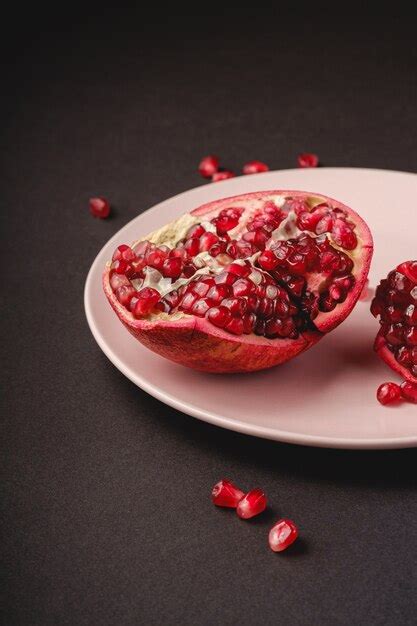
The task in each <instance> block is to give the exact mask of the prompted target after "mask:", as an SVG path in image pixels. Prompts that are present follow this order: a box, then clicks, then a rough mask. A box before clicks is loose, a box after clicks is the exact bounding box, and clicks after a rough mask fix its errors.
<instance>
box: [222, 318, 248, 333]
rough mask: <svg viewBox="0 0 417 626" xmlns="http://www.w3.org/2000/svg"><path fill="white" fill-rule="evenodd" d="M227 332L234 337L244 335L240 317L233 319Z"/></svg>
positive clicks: (228, 325)
mask: <svg viewBox="0 0 417 626" xmlns="http://www.w3.org/2000/svg"><path fill="white" fill-rule="evenodd" d="M226 330H228V331H229V333H232V334H233V335H242V334H243V330H244V327H243V320H242V319H241V318H240V317H232V319H231V320H230V322H229V323H228V324H227V326H226Z"/></svg>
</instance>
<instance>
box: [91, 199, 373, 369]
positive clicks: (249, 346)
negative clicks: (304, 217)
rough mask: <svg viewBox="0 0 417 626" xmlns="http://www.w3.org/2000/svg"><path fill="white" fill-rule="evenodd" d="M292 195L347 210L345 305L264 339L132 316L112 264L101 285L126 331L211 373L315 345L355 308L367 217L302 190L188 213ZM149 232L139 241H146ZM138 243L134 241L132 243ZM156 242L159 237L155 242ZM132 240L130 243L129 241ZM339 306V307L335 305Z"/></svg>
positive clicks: (270, 361) (207, 215) (207, 213)
mask: <svg viewBox="0 0 417 626" xmlns="http://www.w3.org/2000/svg"><path fill="white" fill-rule="evenodd" d="M282 195H284V196H287V197H291V198H292V199H293V200H297V199H300V201H302V200H304V199H305V198H306V197H314V198H318V199H320V200H321V201H322V202H330V203H332V204H333V205H335V206H337V207H339V208H341V209H342V210H346V211H347V212H348V217H349V219H350V220H352V221H354V222H355V226H356V227H355V232H356V235H357V238H358V241H359V245H358V250H357V251H355V258H354V272H355V278H356V282H355V285H354V286H353V288H352V289H351V291H350V292H349V294H348V296H347V298H346V300H345V302H344V303H343V305H339V306H338V307H337V308H336V310H333V311H330V312H327V313H325V312H320V313H319V315H318V317H317V318H316V319H315V320H314V322H315V328H312V329H311V330H307V331H303V333H302V334H300V336H299V337H298V338H297V339H279V338H277V339H268V338H266V337H263V336H257V335H253V334H251V335H239V336H236V335H232V334H231V333H228V332H226V331H224V330H222V329H221V328H217V327H215V326H213V325H212V324H211V323H210V322H209V321H208V320H207V319H206V318H201V317H195V316H192V315H184V316H183V317H181V319H170V318H169V317H167V318H165V319H161V318H158V316H156V317H154V318H150V319H135V317H134V316H133V315H132V314H131V313H130V312H129V311H128V310H127V309H126V308H125V307H124V306H123V305H122V304H121V303H120V302H119V301H118V299H117V298H116V296H115V294H114V292H113V290H112V288H111V286H110V264H108V265H107V267H106V269H105V271H104V274H103V288H104V292H105V294H106V296H107V299H108V301H109V303H110V304H111V306H112V308H113V309H114V311H115V313H116V314H117V316H118V317H119V319H120V321H121V322H122V323H123V325H124V326H125V327H126V328H127V330H128V331H129V332H130V333H131V334H132V335H133V336H134V337H135V338H136V339H138V341H140V342H141V343H142V344H143V345H145V346H146V347H147V348H149V349H150V350H152V351H153V352H155V353H157V354H159V355H161V356H163V357H165V358H167V359H169V360H171V361H174V362H176V363H179V364H181V365H184V366H186V367H190V368H192V369H196V370H200V371H204V372H210V373H243V372H252V371H257V370H262V369H266V368H270V367H273V366H276V365H279V364H282V363H285V362H286V361H288V360H290V359H292V358H294V357H295V356H297V355H298V354H300V353H302V352H304V351H305V350H307V349H308V348H310V347H312V346H313V345H314V344H316V343H317V342H318V341H319V340H320V339H321V338H322V337H323V336H324V334H325V333H327V332H329V331H330V330H332V329H333V328H335V327H336V326H337V325H338V324H339V323H340V322H342V321H343V320H344V319H345V318H346V317H347V315H349V313H350V312H351V310H352V309H353V307H354V305H355V303H356V301H357V300H358V298H359V296H360V294H361V291H362V288H363V285H364V282H365V280H366V278H367V274H368V271H369V266H370V262H371V258H372V251H373V244H372V236H371V233H370V231H369V228H368V227H367V225H366V224H365V222H364V221H363V220H362V219H361V218H360V217H359V216H358V215H357V214H356V213H355V212H354V211H353V210H352V209H350V208H348V207H346V206H345V205H343V204H342V203H340V202H338V201H336V200H332V199H331V198H328V197H327V196H323V195H322V194H317V193H312V192H311V193H310V192H301V191H293V190H291V191H287V190H277V191H263V192H256V193H251V194H244V195H241V196H234V197H231V198H223V199H221V200H217V201H214V202H211V203H208V204H204V205H202V206H200V207H198V208H197V209H195V210H194V211H192V212H191V215H193V216H200V217H202V216H204V219H206V220H207V219H211V218H212V217H215V216H216V214H218V213H219V212H220V211H221V210H222V209H224V208H227V207H230V206H248V205H250V204H251V203H255V202H260V201H262V202H267V201H269V200H270V199H271V198H274V197H276V196H282ZM155 232H159V231H155ZM154 234H155V233H151V234H150V235H148V236H146V237H142V238H141V240H142V241H143V240H147V239H150V238H151V237H152V235H154ZM135 243H137V242H135ZM159 243H162V242H158V245H159ZM133 245H134V244H133ZM339 307H340V308H339Z"/></svg>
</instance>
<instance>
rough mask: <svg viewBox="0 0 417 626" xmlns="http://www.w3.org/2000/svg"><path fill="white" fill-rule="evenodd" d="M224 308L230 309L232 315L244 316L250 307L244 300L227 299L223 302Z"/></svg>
mask: <svg viewBox="0 0 417 626" xmlns="http://www.w3.org/2000/svg"><path fill="white" fill-rule="evenodd" d="M222 306H225V307H226V308H227V309H229V311H230V312H231V313H232V315H243V313H245V311H246V309H247V306H248V305H247V302H246V300H245V299H244V298H225V299H224V300H223V301H222Z"/></svg>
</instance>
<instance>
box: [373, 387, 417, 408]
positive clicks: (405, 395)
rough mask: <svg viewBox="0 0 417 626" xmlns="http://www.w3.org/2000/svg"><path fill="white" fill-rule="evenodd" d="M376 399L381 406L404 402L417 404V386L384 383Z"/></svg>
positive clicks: (379, 388)
mask: <svg viewBox="0 0 417 626" xmlns="http://www.w3.org/2000/svg"><path fill="white" fill-rule="evenodd" d="M376 397H377V399H378V402H380V403H381V404H399V403H400V402H402V401H403V400H405V401H406V402H412V403H414V404H417V385H414V384H413V383H409V382H403V383H402V384H401V385H397V384H396V383H382V385H380V386H379V387H378V389H377V392H376Z"/></svg>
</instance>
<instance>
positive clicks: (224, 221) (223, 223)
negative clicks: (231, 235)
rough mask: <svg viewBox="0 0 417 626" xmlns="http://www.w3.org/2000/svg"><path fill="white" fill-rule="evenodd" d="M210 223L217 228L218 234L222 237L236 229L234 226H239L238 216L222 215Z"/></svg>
mask: <svg viewBox="0 0 417 626" xmlns="http://www.w3.org/2000/svg"><path fill="white" fill-rule="evenodd" d="M212 221H213V224H215V226H216V228H217V232H218V234H219V235H224V233H227V232H228V231H229V230H232V229H233V228H236V226H237V225H238V224H239V216H233V215H231V216H229V215H222V216H220V217H217V218H215V219H214V220H212Z"/></svg>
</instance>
